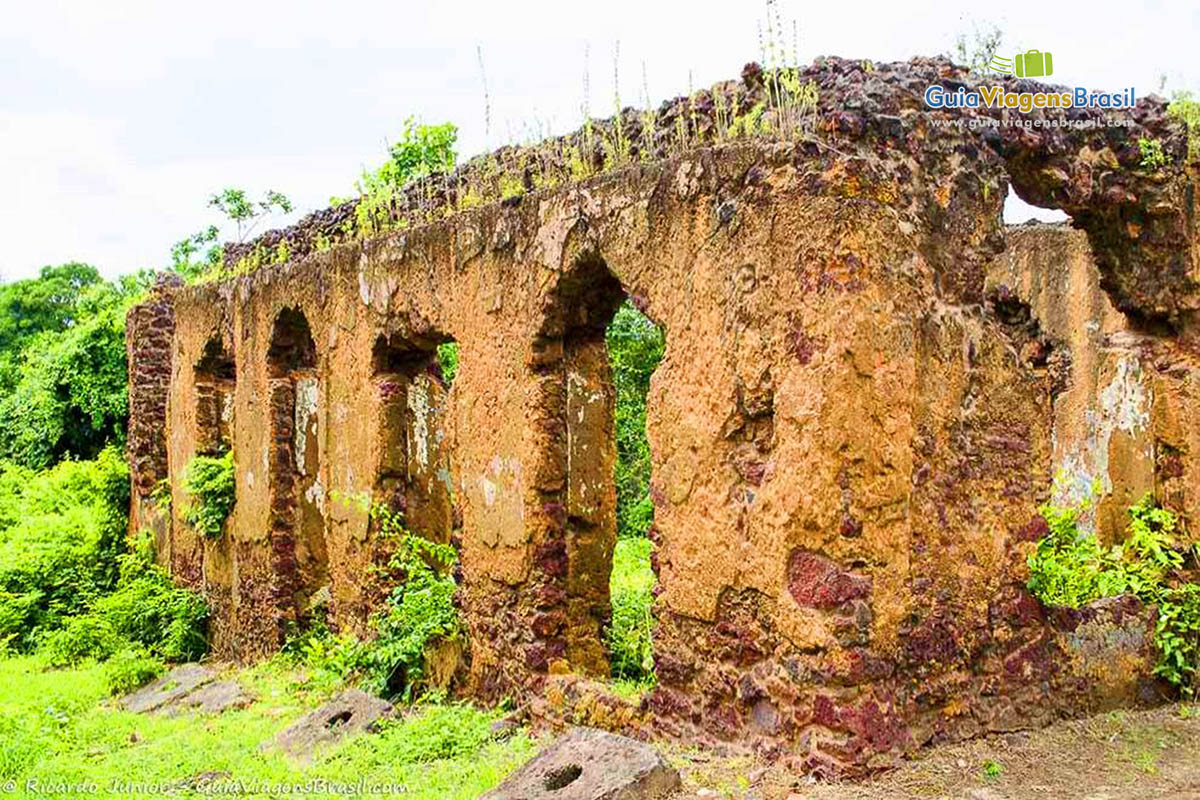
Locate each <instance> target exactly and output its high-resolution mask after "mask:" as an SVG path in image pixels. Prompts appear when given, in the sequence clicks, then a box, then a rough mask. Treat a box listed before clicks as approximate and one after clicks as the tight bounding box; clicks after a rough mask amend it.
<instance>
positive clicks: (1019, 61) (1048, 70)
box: [1013, 50, 1054, 78]
mask: <svg viewBox="0 0 1200 800" xmlns="http://www.w3.org/2000/svg"><path fill="white" fill-rule="evenodd" d="M1013 61H1014V62H1015V64H1016V68H1017V77H1018V78H1045V77H1048V76H1050V75H1053V74H1054V57H1053V56H1051V55H1050V54H1049V53H1043V52H1042V51H1041V50H1030V51H1029V52H1027V53H1017V57H1016V58H1015V59H1013Z"/></svg>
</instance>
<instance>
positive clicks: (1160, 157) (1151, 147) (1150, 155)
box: [1138, 137, 1171, 170]
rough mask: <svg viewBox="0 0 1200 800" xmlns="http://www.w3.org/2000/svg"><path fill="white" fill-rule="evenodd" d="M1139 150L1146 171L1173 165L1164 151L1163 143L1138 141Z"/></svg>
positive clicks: (1154, 140)
mask: <svg viewBox="0 0 1200 800" xmlns="http://www.w3.org/2000/svg"><path fill="white" fill-rule="evenodd" d="M1138 149H1139V150H1140V151H1141V153H1142V166H1143V167H1145V168H1146V169H1152V170H1153V169H1160V168H1161V167H1165V166H1167V165H1168V164H1170V163H1171V157H1170V156H1168V155H1167V154H1166V151H1164V150H1163V146H1162V142H1160V141H1159V140H1158V139H1147V138H1145V137H1142V138H1140V139H1138Z"/></svg>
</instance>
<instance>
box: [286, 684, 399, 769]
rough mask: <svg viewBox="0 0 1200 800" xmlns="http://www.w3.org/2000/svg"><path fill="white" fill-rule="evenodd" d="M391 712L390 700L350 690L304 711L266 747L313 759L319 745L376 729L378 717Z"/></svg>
mask: <svg viewBox="0 0 1200 800" xmlns="http://www.w3.org/2000/svg"><path fill="white" fill-rule="evenodd" d="M391 713H392V704H391V703H388V702H386V701H384V700H380V699H379V698H378V697H372V696H371V695H369V694H367V693H366V692H364V691H361V690H360V689H348V690H346V691H344V692H342V693H341V694H339V695H338V696H337V697H335V698H333V699H332V700H330V701H329V702H328V703H326V704H325V705H323V706H321V707H320V708H318V709H317V710H315V711H311V712H309V713H308V714H305V715H304V716H303V717H301V718H300V719H299V720H297V721H296V722H294V723H293V724H292V725H291V726H290V727H288V728H287V729H286V730H284V731H283V732H281V733H280V734H279V735H278V736H276V737H275V739H274V740H272V741H271V742H269V743H268V744H266V745H264V747H266V748H274V749H277V750H280V751H282V752H284V753H286V754H287V755H289V756H291V757H292V758H294V759H296V760H299V761H304V762H308V761H312V759H313V755H314V754H315V752H316V750H317V749H318V748H319V747H322V746H325V745H330V744H333V743H335V742H338V741H341V740H342V739H344V738H346V737H348V736H354V735H357V734H360V733H363V732H367V731H369V732H373V731H374V730H376V724H377V723H378V722H379V720H381V719H383V718H384V717H386V716H388V715H389V714H391Z"/></svg>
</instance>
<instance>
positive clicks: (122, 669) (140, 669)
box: [104, 648, 166, 695]
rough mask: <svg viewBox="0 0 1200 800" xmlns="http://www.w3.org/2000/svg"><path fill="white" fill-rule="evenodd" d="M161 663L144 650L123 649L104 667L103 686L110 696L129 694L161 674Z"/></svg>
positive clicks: (162, 667)
mask: <svg viewBox="0 0 1200 800" xmlns="http://www.w3.org/2000/svg"><path fill="white" fill-rule="evenodd" d="M165 669H166V667H165V666H164V664H163V662H162V661H161V660H160V659H158V658H155V657H154V656H152V655H150V654H149V653H147V652H146V651H145V650H140V649H136V648H125V649H124V650H121V651H120V652H118V653H117V654H116V655H114V656H113V657H112V658H110V659H109V660H108V663H106V664H105V665H104V685H105V686H106V687H107V688H108V693H109V694H111V695H119V694H129V693H130V692H132V691H133V690H134V689H138V688H141V687H142V686H145V685H146V684H147V683H149V682H150V681H152V680H154V679H155V678H157V677H158V676H159V675H162V674H163V671H164V670H165Z"/></svg>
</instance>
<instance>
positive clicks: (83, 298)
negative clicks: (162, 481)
mask: <svg viewBox="0 0 1200 800" xmlns="http://www.w3.org/2000/svg"><path fill="white" fill-rule="evenodd" d="M148 281H149V276H148V275H147V274H139V275H134V276H127V277H126V278H124V279H122V280H120V281H117V282H110V281H105V280H103V279H101V278H100V275H99V273H98V272H97V271H96V269H95V268H94V267H90V266H88V265H86V264H78V263H69V264H62V265H60V266H54V267H44V268H42V271H41V274H40V275H39V277H37V278H29V279H27V280H21V281H15V282H13V283H7V284H3V285H0V458H2V459H6V460H8V461H12V462H15V463H18V464H21V465H24V466H27V467H32V468H35V469H42V468H45V467H49V466H51V465H52V464H54V463H56V462H58V461H60V460H62V459H64V458H84V459H86V458H95V457H96V455H97V454H98V453H99V452H100V451H101V450H102V449H103V448H104V447H105V445H107V444H109V443H110V442H115V443H120V442H122V441H123V440H124V430H125V418H126V416H127V413H128V395H127V393H126V388H125V380H126V376H125V333H124V332H125V311H126V309H127V308H128V307H129V305H130V304H131V302H132V301H133V300H134V299H135V298H136V297H137V296H138V295H139V294H141V292H142V291H143V290H144V289H145V287H146V285H147V283H148Z"/></svg>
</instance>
